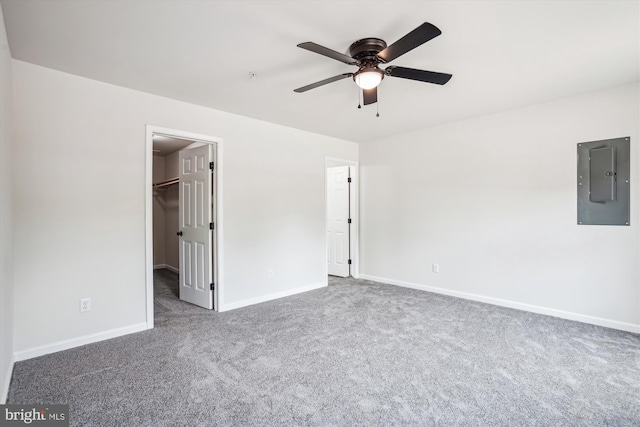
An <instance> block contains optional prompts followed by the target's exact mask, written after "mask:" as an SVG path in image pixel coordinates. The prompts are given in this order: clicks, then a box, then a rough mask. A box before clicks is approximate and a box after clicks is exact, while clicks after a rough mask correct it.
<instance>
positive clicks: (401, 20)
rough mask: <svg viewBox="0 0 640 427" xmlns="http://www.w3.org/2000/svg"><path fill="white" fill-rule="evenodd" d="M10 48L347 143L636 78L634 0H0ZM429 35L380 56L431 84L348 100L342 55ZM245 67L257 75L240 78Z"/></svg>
mask: <svg viewBox="0 0 640 427" xmlns="http://www.w3.org/2000/svg"><path fill="white" fill-rule="evenodd" d="M1 4H2V9H3V12H4V16H5V23H6V27H7V33H8V37H9V44H10V48H11V53H12V56H13V57H14V58H16V59H19V60H22V61H26V62H31V63H34V64H38V65H42V66H45V67H50V68H54V69H57V70H61V71H65V72H68V73H72V74H76V75H80V76H84V77H88V78H92V79H96V80H101V81H104V82H108V83H112V84H116V85H120V86H124V87H129V88H133V89H137V90H141V91H145V92H149V93H154V94H158V95H162V96H165V97H169V98H174V99H179V100H182V101H187V102H190V103H194V104H198V105H203V106H207V107H212V108H216V109H220V110H224V111H228V112H232V113H236V114H241V115H244V116H249V117H254V118H257V119H262V120H266V121H270V122H274V123H279V124H282V125H286V126H291V127H295V128H299V129H304V130H308V131H311V132H316V133H320V134H325V135H331V136H335V137H338V138H343V139H346V140H350V141H357V142H362V141H367V140H370V139H373V138H376V137H379V136H387V135H392V134H397V133H402V132H406V131H411V130H415V129H418V128H422V127H427V126H432V125H435V124H440V123H445V122H451V121H456V120H461V119H466V118H470V117H474V116H478V115H484V114H490V113H494V112H498V111H503V110H507V109H510V108H514V107H519V106H524V105H529V104H534V103H540V102H545V101H549V100H553V99H558V98H562V97H566V96H571V95H576V94H580V93H585V92H589V91H594V90H600V89H605V88H609V87H613V86H618V85H623V84H629V83H633V82H637V81H639V80H640V25H639V21H640V8H639V2H638V1H613V0H603V1H578V0H570V1H518V0H513V1H502V0H501V1H481V0H478V1H405V2H402V1H367V2H365V1H296V2H294V1H260V0H258V1H169V0H164V1H159V0H158V1H142V0H135V1H134V0H129V1H119V0H111V1H94V0H84V1H66V0H65V1H61V0H45V1H37V0H36V1H34V0H32V1H17V0H2V1H1ZM424 21H427V22H430V23H432V24H434V25H436V26H437V27H439V28H440V29H441V30H442V35H441V36H439V37H437V38H435V39H433V40H431V41H429V42H427V43H426V44H424V45H422V46H421V47H419V48H417V49H415V50H413V51H411V52H409V53H407V54H406V55H404V56H402V57H400V58H398V59H396V60H395V61H393V62H392V65H401V66H405V67H410V68H420V69H426V70H431V71H440V72H446V73H451V74H453V78H452V79H451V81H450V82H449V83H448V84H446V85H444V86H439V85H432V84H428V83H420V82H415V81H410V80H403V79H399V78H391V77H388V78H386V79H385V80H384V81H383V82H382V84H381V86H380V88H379V101H380V102H379V108H380V117H379V118H376V117H375V113H376V105H375V104H374V105H372V106H367V107H363V108H362V109H361V110H358V109H357V108H356V106H357V103H358V91H357V89H356V86H355V84H354V83H353V82H352V81H351V80H350V79H345V80H342V81H339V82H336V83H332V84H330V85H327V86H323V87H320V88H317V89H314V90H312V91H309V92H306V93H302V94H298V93H294V92H293V89H295V88H297V87H300V86H303V85H306V84H309V83H312V82H315V81H318V80H322V79H324V78H327V77H331V76H335V75H338V74H341V73H344V72H353V71H355V67H351V66H349V65H345V64H343V63H341V62H337V61H334V60H331V59H329V58H326V57H323V56H320V55H317V54H314V53H311V52H308V51H305V50H303V49H300V48H297V47H296V45H297V44H298V43H301V42H305V41H313V42H316V43H318V44H321V45H323V46H326V47H329V48H331V49H334V50H337V51H340V52H343V53H347V49H348V47H349V45H350V44H351V43H352V42H353V41H355V40H357V39H360V38H363V37H379V38H382V39H384V40H386V41H387V43H389V44H390V43H392V42H394V41H396V40H397V39H399V38H400V37H402V36H403V35H404V34H406V33H407V32H409V31H410V30H412V29H414V28H416V27H417V26H418V25H420V24H421V23H422V22H424ZM250 72H257V73H258V77H257V78H255V79H250V78H249V73H250Z"/></svg>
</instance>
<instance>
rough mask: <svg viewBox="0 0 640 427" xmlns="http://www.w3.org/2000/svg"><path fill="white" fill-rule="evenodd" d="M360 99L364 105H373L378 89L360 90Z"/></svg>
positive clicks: (376, 100) (376, 98)
mask: <svg viewBox="0 0 640 427" xmlns="http://www.w3.org/2000/svg"><path fill="white" fill-rule="evenodd" d="M362 98H363V99H364V105H369V104H375V103H376V102H378V88H377V87H374V88H373V89H362Z"/></svg>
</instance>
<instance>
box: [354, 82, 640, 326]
mask: <svg viewBox="0 0 640 427" xmlns="http://www.w3.org/2000/svg"><path fill="white" fill-rule="evenodd" d="M639 100H640V97H639V88H638V85H632V86H625V87H619V88H615V89H611V90H607V91H603V92H597V93H591V94H586V95H583V96H578V97H575V98H569V99H563V100H559V101H557V102H553V103H548V104H543V105H535V106H531V107H528V108H522V109H518V110H511V111H507V112H503V113H500V114H495V115H491V116H485V117H480V118H476V119H472V120H467V121H463V122H458V123H452V124H447V125H443V126H439V127H435V128H431V129H425V130H422V131H419V132H415V133H409V134H405V135H399V136H395V137H390V138H385V139H381V140H378V141H374V142H371V143H363V144H361V145H360V164H361V174H362V175H361V178H362V187H361V211H362V217H361V221H362V222H361V236H362V240H361V246H360V248H361V269H362V270H361V271H362V272H363V273H364V275H363V276H362V277H369V278H374V279H377V280H381V281H386V282H393V283H396V284H402V285H408V286H414V287H419V288H422V289H432V290H436V291H438V292H444V293H449V294H454V295H460V296H465V297H471V298H475V299H480V300H485V301H490V302H494V303H500V304H505V305H511V306H514V307H519V308H524V309H530V310H532V311H538V312H545V313H550V314H554V315H559V316H564V317H568V318H574V319H577V320H582V321H587V322H592V323H596V324H603V325H608V326H612V327H617V328H621V329H627V330H634V331H636V332H640V274H639V272H640V270H639V269H640V262H639V260H640V251H639V243H640V235H639V232H638V230H639V227H640V215H639V214H638V212H639V211H638V201H639V200H638V192H639V190H640V180H639V179H638V176H639V175H638V172H639V166H640V164H639V161H638V160H639V155H640V150H638V148H639V145H638V143H639V142H640V133H639V129H638V128H639V125H638V123H639V121H640V110H639ZM624 136H630V137H631V178H632V179H631V191H632V194H631V226H630V227H624V226H622V227H621V226H617V227H616V226H578V225H576V144H577V143H579V142H584V141H593V140H599V139H606V138H615V137H624ZM432 263H438V264H440V269H441V272H440V273H438V274H434V273H432V272H431V264H432ZM496 299H501V300H506V301H498V300H496ZM527 305H529V306H527Z"/></svg>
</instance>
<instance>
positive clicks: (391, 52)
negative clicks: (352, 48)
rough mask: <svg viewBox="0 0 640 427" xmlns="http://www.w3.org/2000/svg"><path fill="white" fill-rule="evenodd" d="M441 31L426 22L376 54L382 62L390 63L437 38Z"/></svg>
mask: <svg viewBox="0 0 640 427" xmlns="http://www.w3.org/2000/svg"><path fill="white" fill-rule="evenodd" d="M440 34H442V31H440V29H439V28H438V27H436V26H435V25H433V24H430V23H428V22H425V23H424V24H422V25H420V26H419V27H418V28H416V29H415V30H413V31H411V32H410V33H409V34H407V35H406V36H404V37H402V38H401V39H400V40H398V41H397V42H395V43H393V44H392V45H390V46H388V47H387V48H386V49H384V50H383V51H382V52H380V53H378V58H380V59H382V60H383V61H384V62H391V61H393V60H394V59H396V58H397V57H399V56H400V55H404V54H405V53H407V52H409V51H410V50H412V49H415V48H416V47H418V46H420V45H421V44H423V43H426V42H428V41H429V40H431V39H432V38H434V37H438V36H439V35H440Z"/></svg>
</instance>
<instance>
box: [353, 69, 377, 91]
mask: <svg viewBox="0 0 640 427" xmlns="http://www.w3.org/2000/svg"><path fill="white" fill-rule="evenodd" d="M383 77H384V74H383V73H382V71H381V70H380V69H378V68H364V69H362V70H360V71H358V72H357V73H355V74H354V75H353V81H355V82H356V84H357V85H358V86H360V87H361V88H362V89H373V88H374V87H377V86H378V85H379V84H380V82H381V81H382V78H383Z"/></svg>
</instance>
